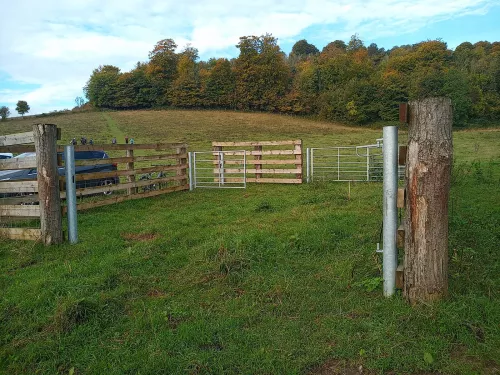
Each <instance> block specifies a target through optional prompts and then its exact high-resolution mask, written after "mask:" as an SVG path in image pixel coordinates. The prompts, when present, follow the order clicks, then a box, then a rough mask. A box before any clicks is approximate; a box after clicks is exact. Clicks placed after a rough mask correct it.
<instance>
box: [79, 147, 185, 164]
mask: <svg viewBox="0 0 500 375" xmlns="http://www.w3.org/2000/svg"><path fill="white" fill-rule="evenodd" d="M130 151H133V150H130ZM182 158H187V154H162V155H145V156H135V157H121V158H109V159H85V160H76V161H75V165H76V166H86V165H102V164H118V163H134V162H138V161H155V160H168V159H175V160H178V159H182Z"/></svg>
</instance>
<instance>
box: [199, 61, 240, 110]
mask: <svg viewBox="0 0 500 375" xmlns="http://www.w3.org/2000/svg"><path fill="white" fill-rule="evenodd" d="M235 88H236V78H235V75H234V72H233V70H232V68H231V63H230V62H229V60H227V59H218V60H215V65H214V66H213V67H212V68H211V69H209V70H207V77H206V81H205V87H204V96H205V100H206V105H207V106H210V107H217V108H224V107H225V108H233V107H234V95H235Z"/></svg>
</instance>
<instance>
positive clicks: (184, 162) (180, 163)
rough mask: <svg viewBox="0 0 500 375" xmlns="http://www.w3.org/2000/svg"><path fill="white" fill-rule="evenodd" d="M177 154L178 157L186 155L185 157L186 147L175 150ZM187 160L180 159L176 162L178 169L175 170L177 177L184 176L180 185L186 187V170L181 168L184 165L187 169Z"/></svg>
mask: <svg viewBox="0 0 500 375" xmlns="http://www.w3.org/2000/svg"><path fill="white" fill-rule="evenodd" d="M177 153H178V154H179V155H181V154H183V155H186V156H187V149H186V147H180V148H178V149H177ZM187 162H188V161H187V159H186V158H181V159H179V160H178V164H177V166H178V167H179V168H178V169H177V176H181V177H182V176H184V179H183V180H181V182H180V184H181V185H186V184H187V183H188V180H187V168H183V166H184V165H186V166H187V167H188V168H189V166H188V164H187Z"/></svg>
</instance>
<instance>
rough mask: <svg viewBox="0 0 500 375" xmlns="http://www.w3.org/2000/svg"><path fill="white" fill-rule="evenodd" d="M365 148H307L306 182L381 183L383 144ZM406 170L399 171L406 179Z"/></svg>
mask: <svg viewBox="0 0 500 375" xmlns="http://www.w3.org/2000/svg"><path fill="white" fill-rule="evenodd" d="M376 142H377V143H375V144H371V145H363V146H338V147H323V148H318V147H314V148H307V149H306V159H307V165H306V170H307V182H312V181H368V182H369V181H382V180H383V172H384V168H383V165H384V160H383V155H382V150H383V142H382V139H377V141H376ZM404 174H405V167H404V166H400V167H399V170H398V175H399V179H404Z"/></svg>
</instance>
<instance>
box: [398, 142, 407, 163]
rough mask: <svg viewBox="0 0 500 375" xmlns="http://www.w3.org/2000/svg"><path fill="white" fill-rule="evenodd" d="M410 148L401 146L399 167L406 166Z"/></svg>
mask: <svg viewBox="0 0 500 375" xmlns="http://www.w3.org/2000/svg"><path fill="white" fill-rule="evenodd" d="M407 153H408V146H399V154H398V165H406V155H407Z"/></svg>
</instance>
